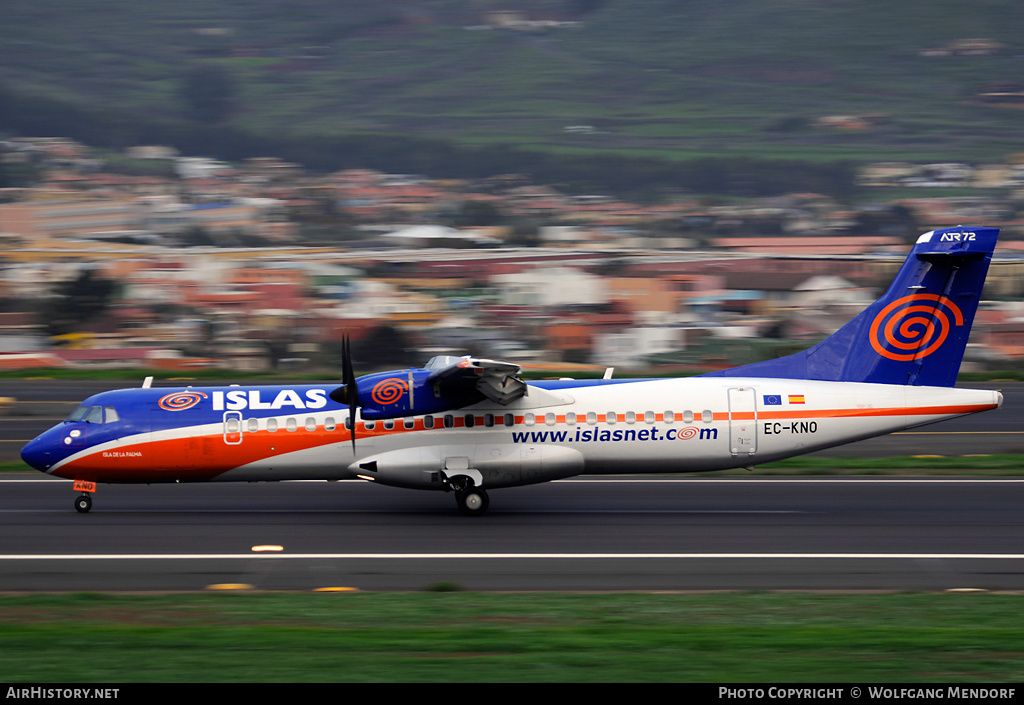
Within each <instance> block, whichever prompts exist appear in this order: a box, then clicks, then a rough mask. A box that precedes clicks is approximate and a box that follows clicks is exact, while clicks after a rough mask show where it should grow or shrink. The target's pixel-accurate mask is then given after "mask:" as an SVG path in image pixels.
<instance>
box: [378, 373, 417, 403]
mask: <svg viewBox="0 0 1024 705" xmlns="http://www.w3.org/2000/svg"><path fill="white" fill-rule="evenodd" d="M407 391H409V385H408V384H406V383H405V382H404V381H403V380H400V379H398V378H397V377H389V378H388V379H383V380H381V381H380V382H377V384H375V385H374V386H373V391H372V392H370V396H372V397H373V400H374V401H375V402H377V403H378V404H394V403H395V402H396V401H398V400H399V399H401V398H402V395H403V394H405V393H406V392H407Z"/></svg>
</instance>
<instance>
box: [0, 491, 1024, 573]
mask: <svg viewBox="0 0 1024 705" xmlns="http://www.w3.org/2000/svg"><path fill="white" fill-rule="evenodd" d="M74 496H75V493H74V492H73V491H72V489H71V486H70V483H68V482H64V481H60V480H54V479H51V478H47V477H45V476H43V475H41V474H29V473H26V474H21V473H17V474H9V475H7V476H3V477H2V478H0V591H79V590H102V591H154V590H156V591H162V590H203V589H210V588H211V587H212V586H224V585H229V586H240V585H242V586H251V587H252V588H253V589H259V590H314V589H329V588H354V589H359V590H385V591H388V590H397V591H402V590H421V589H425V588H429V587H431V586H436V585H438V584H442V583H444V584H455V585H458V586H460V587H462V588H464V589H470V590H487V591H522V590H553V591H567V590H572V591H595V590H598V591H600V590H733V589H742V590H749V589H763V590H966V589H985V590H1024V513H1022V512H1021V511H1020V508H1021V506H1024V480H1014V479H964V480H949V479H905V480H904V479H873V478H844V479H821V478H818V479H795V478H754V477H751V478H738V479H710V478H697V477H694V478H681V479H676V478H672V479H652V478H626V477H623V478H593V479H587V478H583V479H574V480H567V481H560V482H555V483H548V484H544V485H537V486H533V487H522V488H513V489H506V490H497V491H494V492H492V493H491V509H490V511H489V512H488V514H487V515H485V516H483V517H474V518H467V517H463V516H462V515H460V514H459V513H458V512H457V511H456V509H455V503H454V500H453V499H452V497H451V495H445V494H443V493H440V492H438V493H432V492H416V491H412V490H399V489H394V488H387V487H380V486H376V485H372V484H369V483H363V482H359V481H350V482H340V483H326V482H293V483H270V484H235V483H231V484H228V483H225V484H201V485H154V486H110V485H103V486H101V487H100V490H99V491H98V492H97V493H96V495H95V497H94V505H93V510H92V512H90V513H89V514H78V513H77V512H75V511H74V510H73V509H72V506H71V504H72V499H73V497H74ZM268 546H269V547H276V549H277V550H272V551H260V550H259V547H268Z"/></svg>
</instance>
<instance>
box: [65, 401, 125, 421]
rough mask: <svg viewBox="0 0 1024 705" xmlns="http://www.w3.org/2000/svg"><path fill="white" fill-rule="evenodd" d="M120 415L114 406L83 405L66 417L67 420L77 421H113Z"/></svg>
mask: <svg viewBox="0 0 1024 705" xmlns="http://www.w3.org/2000/svg"><path fill="white" fill-rule="evenodd" d="M119 418H120V417H119V416H118V414H117V411H116V410H115V409H114V407H112V406H86V405H84V404H83V405H82V406H80V407H78V408H77V409H75V410H74V411H72V412H71V414H70V415H69V416H68V417H67V418H66V419H64V421H65V422H77V423H113V422H114V421H117V420H118V419H119Z"/></svg>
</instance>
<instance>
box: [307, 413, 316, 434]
mask: <svg viewBox="0 0 1024 705" xmlns="http://www.w3.org/2000/svg"><path fill="white" fill-rule="evenodd" d="M306 430H307V431H315V430H316V419H315V418H313V417H312V416H307V417H306Z"/></svg>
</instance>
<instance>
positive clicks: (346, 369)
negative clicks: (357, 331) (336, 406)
mask: <svg viewBox="0 0 1024 705" xmlns="http://www.w3.org/2000/svg"><path fill="white" fill-rule="evenodd" d="M341 383H342V385H343V386H342V387H341V388H340V389H335V390H334V391H333V392H331V394H330V397H331V399H333V400H334V401H336V402H347V403H348V423H349V428H350V429H351V431H352V451H353V452H355V449H356V409H357V408H358V407H359V385H357V384H356V375H355V372H354V371H353V369H352V341H351V340H349V337H348V334H347V333H346V334H345V335H344V337H342V339H341Z"/></svg>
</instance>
